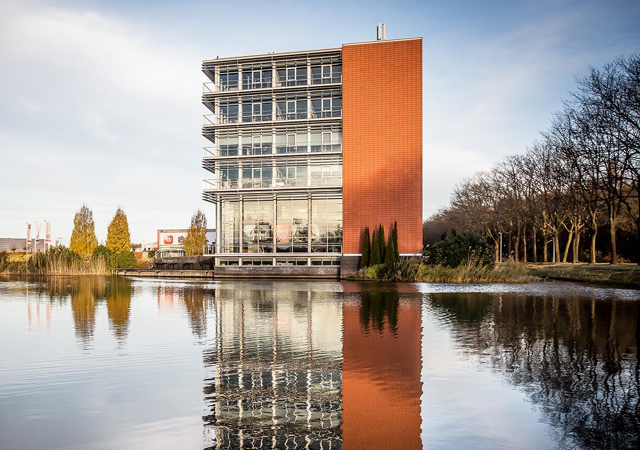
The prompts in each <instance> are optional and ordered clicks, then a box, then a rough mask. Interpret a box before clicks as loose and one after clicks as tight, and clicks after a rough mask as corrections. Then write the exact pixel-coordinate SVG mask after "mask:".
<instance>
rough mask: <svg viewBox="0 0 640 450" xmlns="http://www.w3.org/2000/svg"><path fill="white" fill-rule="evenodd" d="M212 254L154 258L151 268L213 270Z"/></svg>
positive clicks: (213, 260)
mask: <svg viewBox="0 0 640 450" xmlns="http://www.w3.org/2000/svg"><path fill="white" fill-rule="evenodd" d="M214 265H215V259H214V257H213V256H176V257H169V258H156V259H155V260H154V261H153V268H154V269H159V270H213V267H214Z"/></svg>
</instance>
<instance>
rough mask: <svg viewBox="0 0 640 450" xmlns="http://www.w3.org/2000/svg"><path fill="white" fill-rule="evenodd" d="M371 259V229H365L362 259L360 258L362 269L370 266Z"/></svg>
mask: <svg viewBox="0 0 640 450" xmlns="http://www.w3.org/2000/svg"><path fill="white" fill-rule="evenodd" d="M370 258H371V239H370V238H369V227H365V228H364V236H363V238H362V257H361V258H360V268H363V267H367V266H368V265H369V259H370Z"/></svg>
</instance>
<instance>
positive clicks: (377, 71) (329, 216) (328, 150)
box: [202, 33, 422, 275]
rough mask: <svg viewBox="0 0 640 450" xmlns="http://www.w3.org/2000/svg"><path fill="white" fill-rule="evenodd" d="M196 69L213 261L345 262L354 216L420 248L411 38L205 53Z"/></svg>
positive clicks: (325, 265) (417, 96) (407, 248)
mask: <svg viewBox="0 0 640 450" xmlns="http://www.w3.org/2000/svg"><path fill="white" fill-rule="evenodd" d="M379 34H380V33H379ZM202 69H203V71H204V73H205V74H206V76H207V77H208V78H209V80H210V81H209V82H208V83H205V84H204V93H203V96H202V101H203V103H204V105H205V106H206V107H207V108H208V109H209V112H210V113H211V114H208V115H206V116H205V125H204V127H203V135H204V136H205V137H206V138H207V139H208V140H209V141H210V142H211V144H210V145H209V146H207V147H205V149H204V156H203V167H204V168H205V169H207V170H208V171H209V172H210V173H211V176H210V178H209V179H207V180H205V181H204V192H203V198H204V199H205V200H206V201H209V202H211V203H214V204H215V205H216V208H215V210H216V229H217V230H218V234H217V240H216V248H215V256H216V268H218V267H222V266H227V267H228V266H271V267H277V266H307V267H309V268H311V267H316V268H317V269H318V270H322V269H325V270H326V269H332V270H335V271H336V273H337V270H338V268H339V267H342V270H343V271H345V270H348V271H353V270H356V269H357V266H358V263H359V260H360V254H361V251H362V248H361V247H362V235H363V231H364V228H365V226H369V228H370V229H374V228H375V229H377V227H378V225H379V224H382V225H383V226H384V227H385V229H386V230H387V231H388V230H390V229H391V227H392V226H393V224H394V222H397V224H398V241H399V250H400V254H404V255H415V254H419V253H421V250H422V39H421V38H408V39H392V40H386V39H382V37H381V36H379V40H376V41H372V42H362V43H355V44H344V45H342V47H338V48H330V49H321V50H309V51H301V52H290V53H270V54H266V55H255V56H240V57H232V58H216V59H213V60H207V61H204V62H203V64H202ZM387 236H389V233H388V232H387ZM220 273H222V272H220ZM327 273H328V272H327ZM217 274H218V271H217V272H216V275H217Z"/></svg>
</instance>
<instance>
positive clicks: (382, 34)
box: [378, 22, 387, 41]
mask: <svg viewBox="0 0 640 450" xmlns="http://www.w3.org/2000/svg"><path fill="white" fill-rule="evenodd" d="M385 39H387V26H386V25H385V24H384V23H382V22H378V40H379V41H383V40H385Z"/></svg>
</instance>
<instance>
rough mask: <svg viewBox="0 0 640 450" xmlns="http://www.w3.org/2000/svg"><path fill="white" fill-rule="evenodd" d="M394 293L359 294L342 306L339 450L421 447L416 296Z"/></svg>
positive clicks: (419, 308)
mask: <svg viewBox="0 0 640 450" xmlns="http://www.w3.org/2000/svg"><path fill="white" fill-rule="evenodd" d="M345 286H347V287H346V289H345V290H348V289H349V286H348V285H347V284H346V283H345ZM356 289H357V287H356ZM395 289H398V287H394V290H390V291H375V292H374V291H371V292H368V291H366V290H365V291H363V292H362V293H361V294H360V295H356V296H347V297H346V298H345V302H344V303H343V309H342V316H343V323H344V336H343V340H344V343H343V363H342V420H343V423H342V439H343V442H342V448H343V449H345V450H350V449H370V448H371V449H373V448H384V449H408V450H410V449H420V448H422V441H421V439H420V425H421V416H420V396H421V394H422V382H421V381H420V374H421V370H422V353H421V350H422V346H421V343H422V326H421V324H422V306H421V305H422V302H421V296H419V295H418V296H415V295H412V294H411V293H410V292H406V293H402V294H401V293H400V292H398V290H395ZM404 289H405V290H407V289H408V290H409V291H410V290H411V287H409V286H405V287H404ZM358 297H360V298H358Z"/></svg>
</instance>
